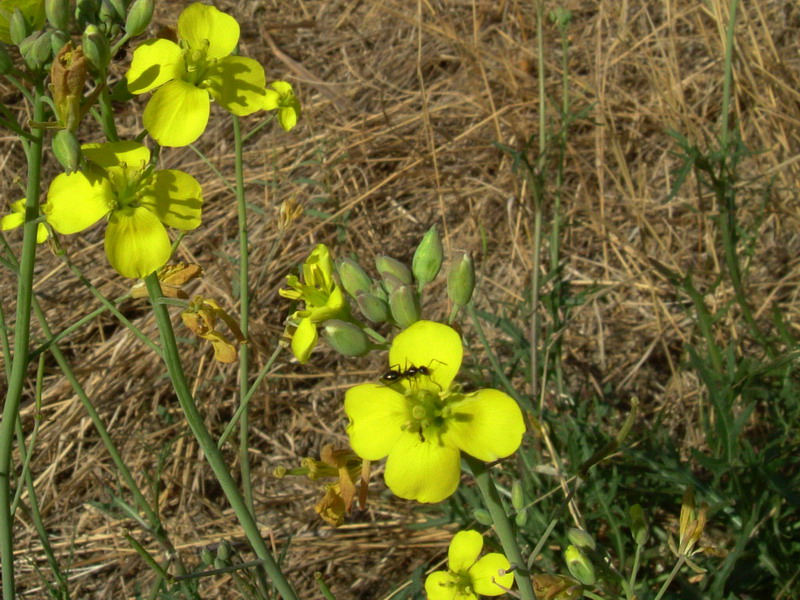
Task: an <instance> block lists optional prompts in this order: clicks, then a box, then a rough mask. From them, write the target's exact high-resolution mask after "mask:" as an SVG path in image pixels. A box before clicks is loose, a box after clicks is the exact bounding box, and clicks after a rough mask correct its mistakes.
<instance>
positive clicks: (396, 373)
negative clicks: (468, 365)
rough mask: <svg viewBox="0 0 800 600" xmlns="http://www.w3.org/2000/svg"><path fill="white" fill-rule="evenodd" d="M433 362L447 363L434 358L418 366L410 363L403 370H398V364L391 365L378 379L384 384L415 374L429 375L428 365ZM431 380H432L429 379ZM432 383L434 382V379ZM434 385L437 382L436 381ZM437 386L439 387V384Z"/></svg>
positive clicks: (409, 377)
mask: <svg viewBox="0 0 800 600" xmlns="http://www.w3.org/2000/svg"><path fill="white" fill-rule="evenodd" d="M433 362H438V363H440V364H443V365H444V364H447V363H443V362H442V361H440V360H436V359H435V358H434V359H433V360H432V361H431V362H430V363H428V366H425V365H422V366H420V367H415V366H414V365H411V366H410V367H407V368H406V369H405V370H404V371H401V370H400V365H392V368H390V369H388V370H387V371H385V372H384V373H383V375H381V377H380V380H381V381H382V382H384V383H386V384H390V383H396V382H398V381H401V380H403V379H412V378H414V377H416V376H417V375H425V376H426V377H430V376H431V370H430V365H431V364H432V363H433ZM431 381H433V380H432V379H431ZM433 383H436V382H435V381H434V382H433ZM436 385H439V384H438V383H436ZM439 387H440V389H441V386H439Z"/></svg>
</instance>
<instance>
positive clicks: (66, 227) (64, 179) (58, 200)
mask: <svg viewBox="0 0 800 600" xmlns="http://www.w3.org/2000/svg"><path fill="white" fill-rule="evenodd" d="M115 203H116V200H115V198H114V191H113V190H112V189H111V184H110V183H109V181H108V179H105V178H103V177H97V176H95V175H89V176H87V175H86V174H84V173H81V172H76V173H72V174H70V175H67V174H66V173H62V174H61V175H59V176H58V177H56V178H55V179H54V180H53V183H51V184H50V189H48V190H47V204H45V206H44V207H43V209H44V211H45V215H46V217H47V221H48V223H50V225H52V227H53V229H55V230H56V231H58V232H59V233H65V234H70V233H77V232H79V231H83V230H84V229H86V228H87V227H90V226H91V225H94V224H95V223H97V221H99V220H100V219H102V218H103V217H104V216H105V215H107V214H108V213H109V211H110V210H111V209H112V208H114V205H115Z"/></svg>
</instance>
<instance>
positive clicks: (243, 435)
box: [232, 116, 255, 515]
mask: <svg viewBox="0 0 800 600" xmlns="http://www.w3.org/2000/svg"><path fill="white" fill-rule="evenodd" d="M232 119H233V140H234V152H235V159H234V162H235V167H236V212H237V215H238V217H239V329H241V330H242V335H243V336H244V337H245V339H247V334H248V329H249V322H250V289H249V285H250V279H249V274H250V272H249V269H250V254H249V252H250V249H249V247H248V243H247V200H246V199H245V194H244V162H243V160H242V146H243V145H244V144H243V142H242V123H241V121H240V120H239V117H237V116H233V117H232ZM249 371H250V345H249V344H242V345H241V346H240V347H239V404H240V406H244V408H243V409H242V410H241V411H240V413H241V415H240V417H239V470H240V471H241V476H242V491H243V492H244V499H245V502H247V506H248V507H250V512H251V514H253V515H255V506H254V504H253V482H252V481H251V479H250V441H249V439H248V436H249V430H250V411H249V410H248V408H247V407H248V406H249V405H248V404H247V403H245V402H244V399H245V397H246V396H247V391H248V385H249V380H248V379H249Z"/></svg>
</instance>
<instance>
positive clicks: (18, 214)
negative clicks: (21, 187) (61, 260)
mask: <svg viewBox="0 0 800 600" xmlns="http://www.w3.org/2000/svg"><path fill="white" fill-rule="evenodd" d="M24 222H25V198H23V199H22V200H17V201H16V202H12V203H11V212H10V213H9V214H7V215H5V216H4V217H3V218H2V219H0V231H8V230H9V229H16V228H17V227H19V226H20V225H22V224H23V223H24ZM49 236H50V232H49V231H47V227H45V225H44V223H39V227H38V228H37V229H36V243H37V244H42V243H44V242H45V241H47V238H48V237H49Z"/></svg>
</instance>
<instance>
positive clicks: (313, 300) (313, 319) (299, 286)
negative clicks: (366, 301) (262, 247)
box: [279, 244, 350, 363]
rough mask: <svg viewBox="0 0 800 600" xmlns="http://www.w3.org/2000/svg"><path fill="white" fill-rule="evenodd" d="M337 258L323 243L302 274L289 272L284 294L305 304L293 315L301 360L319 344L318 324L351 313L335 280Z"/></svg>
mask: <svg viewBox="0 0 800 600" xmlns="http://www.w3.org/2000/svg"><path fill="white" fill-rule="evenodd" d="M333 272H334V267H333V260H332V259H331V256H330V252H329V251H328V247H327V246H326V245H325V244H319V245H318V246H317V247H316V248H314V250H313V251H312V252H311V254H310V255H309V256H308V258H307V259H306V262H305V263H303V267H302V271H301V277H300V278H298V277H297V275H289V276H288V277H287V278H286V280H287V283H288V284H289V289H282V290H280V292H279V293H280V295H281V296H283V297H284V298H289V299H291V300H298V301H301V302H303V303H304V304H305V307H304V308H303V309H302V310H298V311H296V312H295V313H293V314H292V315H291V316H290V317H289V323H290V325H291V327H292V328H294V332H293V334H292V352H293V353H294V355H295V357H296V358H297V360H299V361H300V362H301V363H305V362H307V361H308V359H309V357H310V356H311V351H312V350H313V349H314V347H315V346H316V345H317V341H318V340H319V336H318V334H317V325H319V324H321V323H324V322H325V321H327V320H328V319H346V318H347V316H348V315H349V312H350V311H349V309H348V306H347V302H346V301H345V297H344V293H343V292H342V288H340V287H339V286H338V285H336V282H335V281H334V280H333Z"/></svg>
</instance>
